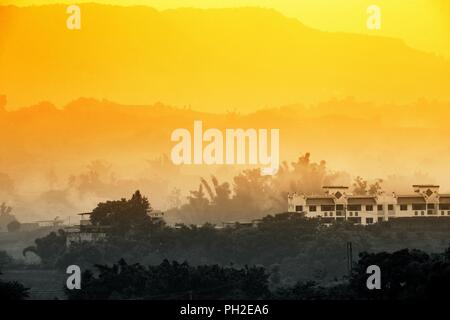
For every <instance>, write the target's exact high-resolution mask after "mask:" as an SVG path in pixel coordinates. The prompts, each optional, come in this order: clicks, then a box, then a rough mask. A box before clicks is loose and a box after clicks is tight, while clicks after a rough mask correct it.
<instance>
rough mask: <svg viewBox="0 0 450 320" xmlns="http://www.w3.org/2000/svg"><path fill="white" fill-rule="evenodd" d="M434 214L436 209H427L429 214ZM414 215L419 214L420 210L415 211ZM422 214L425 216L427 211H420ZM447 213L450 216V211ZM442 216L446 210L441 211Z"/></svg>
mask: <svg viewBox="0 0 450 320" xmlns="http://www.w3.org/2000/svg"><path fill="white" fill-rule="evenodd" d="M432 214H434V211H432V210H428V211H427V215H432ZM414 215H415V216H418V215H419V212H418V211H414ZM420 215H421V216H424V215H425V211H420ZM447 215H448V216H450V211H447ZM441 216H445V211H441Z"/></svg>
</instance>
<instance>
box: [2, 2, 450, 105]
mask: <svg viewBox="0 0 450 320" xmlns="http://www.w3.org/2000/svg"><path fill="white" fill-rule="evenodd" d="M67 17H68V15H67V14H66V6H63V5H50V6H33V7H24V8H18V7H14V6H2V7H0V29H1V30H2V32H1V33H0V48H1V54H0V70H1V72H0V90H1V91H2V92H1V93H4V94H7V95H8V98H9V101H10V106H12V107H19V106H27V105H31V104H34V103H35V102H36V101H42V100H49V101H52V102H54V103H56V104H58V105H62V104H66V103H68V102H69V101H72V100H73V99H76V98H77V97H80V96H87V97H94V98H97V99H103V98H106V99H108V100H111V101H120V102H123V103H127V104H152V103H155V102H157V101H163V102H164V103H169V104H172V105H177V106H186V105H189V106H192V108H194V109H196V110H202V111H209V112H223V111H226V110H239V111H241V112H250V111H254V110H256V109H258V108H261V107H265V106H278V105H285V104H293V103H304V102H311V101H323V100H325V99H328V98H330V97H332V96H337V97H342V96H347V95H351V96H354V97H356V98H359V99H364V100H370V101H378V102H379V101H381V102H390V101H413V100H415V99H416V98H419V97H426V98H430V99H432V98H436V99H449V98H450V91H449V90H448V88H449V87H450V77H449V76H448V75H449V74H450V62H449V61H448V60H445V59H443V58H440V57H437V56H435V55H433V54H427V53H423V52H420V51H417V50H414V49H412V48H410V47H408V46H407V45H406V44H405V43H403V42H402V41H400V40H397V39H390V38H382V37H374V36H366V35H355V34H345V33H328V32H321V31H318V30H314V29H311V28H309V27H307V26H305V25H303V24H302V23H301V22H300V21H298V20H296V19H291V18H287V17H285V16H283V15H281V14H279V13H277V12H276V11H274V10H269V9H261V8H238V9H207V10H201V9H188V8H186V9H176V10H167V11H157V10H154V9H152V8H149V7H120V6H106V5H96V4H86V5H81V19H82V20H81V21H82V29H81V30H79V31H76V30H72V31H71V30H68V29H67V28H66V19H67Z"/></svg>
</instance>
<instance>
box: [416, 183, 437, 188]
mask: <svg viewBox="0 0 450 320" xmlns="http://www.w3.org/2000/svg"><path fill="white" fill-rule="evenodd" d="M413 188H439V186H438V185H436V184H413Z"/></svg>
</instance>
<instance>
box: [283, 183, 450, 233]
mask: <svg viewBox="0 0 450 320" xmlns="http://www.w3.org/2000/svg"><path fill="white" fill-rule="evenodd" d="M413 188H414V193H413V194H406V195H403V194H402V195H397V194H395V193H393V194H392V195H386V194H384V193H383V192H381V193H379V194H377V195H374V196H372V195H363V196H360V195H352V194H351V193H350V192H349V190H348V187H346V186H324V187H323V189H324V193H323V194H321V195H302V194H296V193H294V194H289V195H288V212H298V213H301V214H304V215H305V217H307V218H320V219H321V220H322V221H323V222H325V223H331V222H334V221H339V220H341V221H343V220H348V221H353V222H354V223H359V224H363V225H367V224H373V223H376V222H381V221H388V220H389V219H392V218H403V217H422V216H423V217H443V216H449V217H450V194H439V186H436V185H413Z"/></svg>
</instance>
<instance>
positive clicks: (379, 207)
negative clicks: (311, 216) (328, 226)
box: [295, 203, 450, 212]
mask: <svg viewBox="0 0 450 320" xmlns="http://www.w3.org/2000/svg"><path fill="white" fill-rule="evenodd" d="M408 206H409V205H408V204H401V205H400V211H407V210H408ZM317 207H320V211H335V210H336V211H342V210H344V205H342V204H337V205H335V206H334V205H321V206H315V205H311V206H309V212H316V211H317ZM365 207H366V211H373V210H374V206H373V205H366V206H365ZM438 207H439V210H450V204H439V206H438ZM411 208H412V210H414V211H426V210H434V209H435V205H434V204H433V203H429V204H422V203H413V204H412V205H411ZM347 210H348V211H362V205H360V204H349V205H347ZM377 210H378V211H383V205H381V204H379V205H377ZM388 210H389V211H392V210H394V205H392V204H389V205H388ZM295 211H297V212H301V211H303V206H295Z"/></svg>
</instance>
